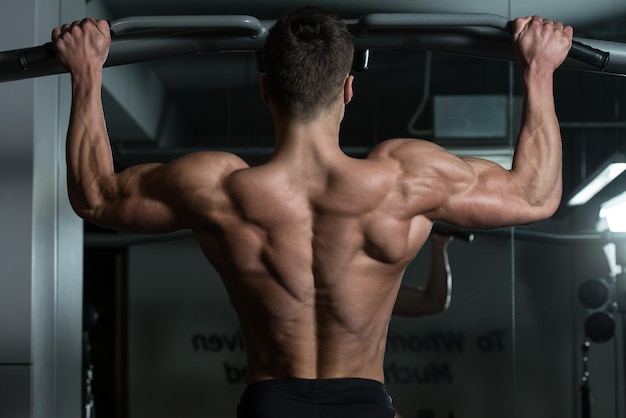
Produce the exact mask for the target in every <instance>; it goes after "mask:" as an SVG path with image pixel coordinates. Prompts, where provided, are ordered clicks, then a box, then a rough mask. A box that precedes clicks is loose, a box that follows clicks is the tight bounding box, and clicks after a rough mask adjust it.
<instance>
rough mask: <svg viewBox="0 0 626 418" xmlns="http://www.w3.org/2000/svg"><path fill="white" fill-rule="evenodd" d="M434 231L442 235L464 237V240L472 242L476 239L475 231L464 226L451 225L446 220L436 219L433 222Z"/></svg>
mask: <svg viewBox="0 0 626 418" xmlns="http://www.w3.org/2000/svg"><path fill="white" fill-rule="evenodd" d="M432 232H434V233H437V234H441V235H449V236H452V237H455V238H459V239H462V240H463V241H467V242H472V241H474V233H473V232H471V231H468V230H465V229H463V228H459V227H457V226H454V225H450V224H447V223H444V222H439V221H435V222H434V223H433V229H432Z"/></svg>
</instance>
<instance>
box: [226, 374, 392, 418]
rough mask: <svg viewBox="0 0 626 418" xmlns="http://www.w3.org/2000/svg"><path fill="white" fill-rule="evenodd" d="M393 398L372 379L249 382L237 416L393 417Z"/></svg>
mask: <svg viewBox="0 0 626 418" xmlns="http://www.w3.org/2000/svg"><path fill="white" fill-rule="evenodd" d="M394 415H395V412H394V409H393V406H392V405H391V397H390V396H389V395H387V391H386V390H385V386H384V385H383V384H382V383H381V382H377V381H375V380H369V379H358V378H350V379H276V380H264V381H260V382H256V383H252V384H251V385H249V386H248V387H247V388H246V390H245V391H244V393H243V395H242V396H241V402H240V403H239V405H238V406H237V418H322V417H323V418H353V417H354V418H393V417H394Z"/></svg>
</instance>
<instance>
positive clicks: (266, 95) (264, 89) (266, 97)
mask: <svg viewBox="0 0 626 418" xmlns="http://www.w3.org/2000/svg"><path fill="white" fill-rule="evenodd" d="M260 84H261V99H263V101H264V102H265V104H266V105H268V106H269V104H270V92H269V86H268V85H267V76H265V75H262V76H261V79H260Z"/></svg>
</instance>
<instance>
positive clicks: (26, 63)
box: [0, 13, 626, 82]
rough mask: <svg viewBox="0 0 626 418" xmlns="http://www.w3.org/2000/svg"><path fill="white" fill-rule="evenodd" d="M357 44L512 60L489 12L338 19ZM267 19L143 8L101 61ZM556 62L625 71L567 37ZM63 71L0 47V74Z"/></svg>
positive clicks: (600, 47)
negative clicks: (566, 49) (565, 50)
mask: <svg viewBox="0 0 626 418" xmlns="http://www.w3.org/2000/svg"><path fill="white" fill-rule="evenodd" d="M345 22H346V24H347V25H348V28H349V30H350V32H351V33H352V34H353V36H354V45H355V48H356V49H357V50H360V51H364V50H370V49H399V48H404V49H418V50H432V51H437V52H448V53H454V54H460V55H469V56H476V57H483V58H489V59H499V60H515V54H514V51H513V48H512V45H511V41H510V26H511V22H510V21H509V20H507V19H506V18H504V17H502V16H498V15H493V14H481V13H478V14H430V13H427V14H416V13H376V14H368V15H364V16H362V17H361V18H359V19H353V20H345ZM273 24H274V21H261V20H259V19H257V18H255V17H253V16H245V15H209V16H206V15H205V16H145V17H142V16H140V17H128V18H123V19H119V20H116V21H114V22H111V33H112V34H113V35H114V36H113V39H112V42H111V48H110V51H109V56H108V59H107V61H106V63H105V67H111V66H117V65H124V64H130V63H135V62H141V61H147V60H154V59H160V58H166V57H173V56H180V55H188V54H196V53H203V52H258V51H260V50H261V49H262V48H263V44H264V42H265V37H266V35H267V31H268V29H269V28H270V27H271V26H272V25H273ZM563 67H566V68H573V69H580V70H586V71H595V72H604V73H607V74H619V75H624V74H626V45H625V44H622V43H618V42H609V41H599V40H592V39H582V38H576V39H574V44H573V46H572V49H571V50H570V53H569V58H568V59H567V60H566V61H565V63H564V64H563ZM63 72H66V70H65V68H63V67H62V66H61V64H60V63H59V62H58V60H57V59H56V56H55V54H54V50H53V48H52V44H51V43H46V44H44V45H41V46H37V47H33V48H24V49H17V50H11V51H5V52H0V82H6V81H13V80H20V79H27V78H33V77H40V76H45V75H52V74H59V73H63Z"/></svg>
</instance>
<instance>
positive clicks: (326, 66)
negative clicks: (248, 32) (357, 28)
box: [263, 7, 354, 119]
mask: <svg viewBox="0 0 626 418" xmlns="http://www.w3.org/2000/svg"><path fill="white" fill-rule="evenodd" d="M353 56H354V44H353V41H352V35H351V34H350V32H349V30H348V28H347V26H346V24H345V23H344V22H343V21H342V20H341V19H340V18H339V17H338V16H336V15H335V14H333V13H331V12H328V11H325V10H322V9H319V8H315V7H303V8H299V9H295V10H293V11H291V12H288V13H286V14H285V15H283V16H282V17H281V18H280V19H278V21H277V22H276V24H275V25H274V26H273V27H272V28H271V29H270V30H269V33H268V35H267V39H266V42H265V47H264V49H263V62H264V67H265V73H266V75H267V82H268V86H269V91H270V95H271V97H272V101H273V102H274V103H275V104H276V106H278V108H279V111H281V112H282V113H284V114H286V115H288V116H290V117H295V118H298V119H307V118H311V117H313V116H315V115H316V114H317V113H318V112H319V111H320V110H321V109H323V108H325V107H327V106H329V105H330V104H331V103H332V102H333V101H334V100H335V99H336V97H337V95H338V94H340V91H341V90H340V89H341V87H342V86H343V84H344V82H345V79H346V76H347V75H348V74H349V72H350V68H351V66H352V59H353Z"/></svg>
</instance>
